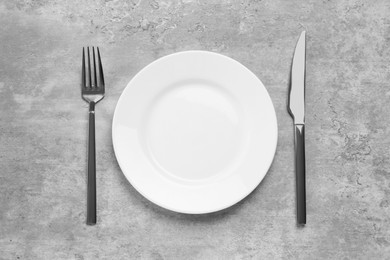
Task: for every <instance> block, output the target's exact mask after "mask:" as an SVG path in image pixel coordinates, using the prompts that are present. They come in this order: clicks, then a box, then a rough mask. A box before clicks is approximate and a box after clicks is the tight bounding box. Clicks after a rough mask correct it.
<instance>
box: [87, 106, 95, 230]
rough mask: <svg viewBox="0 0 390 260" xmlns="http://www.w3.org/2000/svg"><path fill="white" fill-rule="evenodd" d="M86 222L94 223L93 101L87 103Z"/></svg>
mask: <svg viewBox="0 0 390 260" xmlns="http://www.w3.org/2000/svg"><path fill="white" fill-rule="evenodd" d="M87 224H88V225H95V224H96V149H95V102H90V103H89V141H88V191H87Z"/></svg>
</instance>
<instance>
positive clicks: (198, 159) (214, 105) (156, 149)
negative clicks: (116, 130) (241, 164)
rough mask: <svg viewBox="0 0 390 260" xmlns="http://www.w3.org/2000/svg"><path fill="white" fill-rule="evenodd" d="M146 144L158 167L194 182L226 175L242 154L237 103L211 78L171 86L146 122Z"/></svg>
mask: <svg viewBox="0 0 390 260" xmlns="http://www.w3.org/2000/svg"><path fill="white" fill-rule="evenodd" d="M145 122H146V124H145V138H144V140H145V141H146V147H147V150H148V152H149V153H150V155H151V157H152V158H153V161H154V162H155V163H156V165H157V166H158V168H161V169H162V170H164V172H166V173H168V174H170V175H174V176H175V177H177V178H180V179H184V180H189V181H196V180H202V179H206V178H209V177H212V176H215V175H218V174H220V173H223V172H225V171H227V170H228V169H229V167H231V166H232V165H233V163H234V161H235V159H236V158H237V156H238V154H239V153H240V152H241V146H242V140H243V138H242V116H241V113H240V109H239V107H238V103H237V102H236V101H235V100H234V99H233V98H232V97H231V96H230V95H229V93H227V92H226V91H225V90H224V89H223V88H221V87H219V86H215V85H214V84H212V83H211V82H197V81H195V80H194V81H189V82H185V83H182V84H178V85H176V86H175V87H171V88H167V89H165V91H164V92H163V93H161V94H160V95H159V96H158V97H157V98H156V99H155V101H154V102H153V104H152V106H151V107H150V110H149V113H148V116H147V118H146V120H145Z"/></svg>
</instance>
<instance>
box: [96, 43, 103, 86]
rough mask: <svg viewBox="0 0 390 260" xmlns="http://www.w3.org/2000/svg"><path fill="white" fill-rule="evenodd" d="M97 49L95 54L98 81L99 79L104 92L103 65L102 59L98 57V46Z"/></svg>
mask: <svg viewBox="0 0 390 260" xmlns="http://www.w3.org/2000/svg"><path fill="white" fill-rule="evenodd" d="M96 49H97V54H98V63H99V67H98V68H99V81H100V85H101V87H102V90H103V92H104V75H103V66H102V59H101V58H100V51H99V47H96Z"/></svg>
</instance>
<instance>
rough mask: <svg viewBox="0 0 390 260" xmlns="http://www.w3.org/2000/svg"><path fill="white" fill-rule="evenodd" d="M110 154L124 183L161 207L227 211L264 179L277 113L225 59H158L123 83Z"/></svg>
mask: <svg viewBox="0 0 390 260" xmlns="http://www.w3.org/2000/svg"><path fill="white" fill-rule="evenodd" d="M112 137H113V145H114V150H115V155H116V157H117V160H118V162H119V165H120V167H121V169H122V171H123V173H124V174H125V176H126V178H127V179H128V180H129V182H130V183H131V184H132V185H133V186H134V188H135V189H136V190H137V191H138V192H140V193H141V194H142V195H143V196H144V197H146V198H147V199H149V200H150V201H152V202H154V203H155V204H157V205H159V206H161V207H164V208H166V209H169V210H172V211H176V212H181V213H189V214H202V213H210V212H214V211H218V210H222V209H225V208H227V207H229V206H232V205H233V204H235V203H237V202H238V201H240V200H242V199H243V198H245V197H246V196H247V195H248V194H249V193H251V192H252V191H253V190H254V189H255V188H256V186H257V185H258V184H259V183H260V182H261V180H262V179H263V178H264V176H265V174H266V173H267V171H268V169H269V167H270V165H271V162H272V159H273V157H274V154H275V149H276V143H277V122H276V115H275V110H274V107H273V104H272V101H271V99H270V97H269V95H268V93H267V90H266V89H265V87H264V86H263V84H262V83H261V81H260V80H259V79H258V78H257V77H256V76H255V75H254V74H253V73H252V72H251V71H249V70H248V69H247V68H246V67H245V66H243V65H242V64H240V63H239V62H237V61H235V60H233V59H231V58H228V57H226V56H223V55H220V54H216V53H212V52H206V51H186V52H179V53H175V54H172V55H168V56H165V57H163V58H160V59H158V60H156V61H154V62H152V63H151V64H149V65H148V66H146V67H145V68H144V69H142V70H141V71H140V72H139V73H138V74H137V75H136V76H135V77H134V78H133V79H132V80H131V81H130V83H129V84H128V85H127V87H126V88H125V90H124V91H123V93H122V95H121V97H120V98H119V101H118V104H117V106H116V109H115V113H114V119H113V125H112Z"/></svg>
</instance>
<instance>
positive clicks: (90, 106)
mask: <svg viewBox="0 0 390 260" xmlns="http://www.w3.org/2000/svg"><path fill="white" fill-rule="evenodd" d="M89 113H95V102H93V101H91V102H89Z"/></svg>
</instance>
